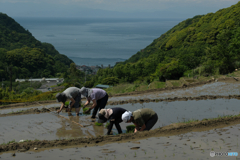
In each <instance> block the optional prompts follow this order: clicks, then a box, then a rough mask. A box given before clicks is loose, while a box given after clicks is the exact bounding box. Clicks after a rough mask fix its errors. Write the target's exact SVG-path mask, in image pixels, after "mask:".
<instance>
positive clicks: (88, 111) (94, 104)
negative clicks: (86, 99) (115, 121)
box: [85, 99, 97, 113]
mask: <svg viewBox="0 0 240 160" xmlns="http://www.w3.org/2000/svg"><path fill="white" fill-rule="evenodd" d="M92 101H93V105H92V106H91V107H90V108H89V109H88V110H87V111H86V112H85V113H90V111H91V110H92V109H93V108H95V107H96V106H97V101H96V100H95V99H94V100H92Z"/></svg>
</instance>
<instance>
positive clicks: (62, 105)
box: [57, 103, 64, 113]
mask: <svg viewBox="0 0 240 160" xmlns="http://www.w3.org/2000/svg"><path fill="white" fill-rule="evenodd" d="M63 107H64V104H63V103H62V104H61V107H60V109H59V110H58V111H57V113H60V112H61V111H62V109H63Z"/></svg>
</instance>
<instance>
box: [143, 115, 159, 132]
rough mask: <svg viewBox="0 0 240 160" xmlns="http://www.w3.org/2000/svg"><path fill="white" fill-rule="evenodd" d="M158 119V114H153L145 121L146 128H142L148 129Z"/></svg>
mask: <svg viewBox="0 0 240 160" xmlns="http://www.w3.org/2000/svg"><path fill="white" fill-rule="evenodd" d="M157 121H158V115H157V114H154V115H153V116H152V117H151V118H150V119H149V120H148V121H147V122H146V123H145V125H146V128H145V129H144V130H148V131H149V130H150V129H151V128H152V127H153V126H154V125H155V124H156V122H157Z"/></svg>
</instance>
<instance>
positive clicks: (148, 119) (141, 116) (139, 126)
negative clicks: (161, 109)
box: [122, 108, 158, 133]
mask: <svg viewBox="0 0 240 160" xmlns="http://www.w3.org/2000/svg"><path fill="white" fill-rule="evenodd" d="M122 120H123V122H126V123H130V122H133V123H134V125H135V130H134V133H136V132H137V131H144V130H148V131H149V130H150V129H151V128H152V127H153V126H154V125H155V124H156V122H157V120H158V115H157V113H156V112H154V111H153V110H152V109H149V108H143V109H138V110H136V111H134V112H131V111H126V112H124V113H123V115H122Z"/></svg>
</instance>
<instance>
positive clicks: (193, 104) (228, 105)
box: [0, 99, 240, 144]
mask: <svg viewBox="0 0 240 160" xmlns="http://www.w3.org/2000/svg"><path fill="white" fill-rule="evenodd" d="M239 104H240V100H238V99H216V100H188V101H171V102H167V101H163V102H148V103H134V104H130V103H128V104H122V105H107V106H106V108H115V107H121V108H125V109H126V110H129V111H135V110H137V109H140V108H151V109H153V110H154V111H155V112H156V113H157V114H158V121H157V123H156V124H155V125H154V126H153V129H156V128H160V127H163V126H167V125H170V124H172V123H179V122H188V121H193V120H203V119H209V118H216V117H219V116H226V115H238V114H240V107H239ZM58 105H59V104H58ZM52 106H55V105H53V104H52V105H49V106H47V107H48V108H50V107H52ZM37 107H39V106H37ZM29 108H30V109H31V108H35V107H33V106H31V107H28V108H26V107H25V108H19V109H20V111H22V112H24V109H25V111H26V109H29ZM35 109H36V108H35ZM39 109H42V108H39ZM5 110H6V111H5ZM1 111H3V112H6V113H7V111H11V110H9V109H2V110H1ZM16 111H17V110H16ZM37 111H38V110H37ZM37 111H35V110H33V112H30V114H24V115H18V114H16V115H12V112H10V113H8V114H6V116H4V117H1V114H0V121H1V122H4V123H1V124H0V130H1V131H2V133H1V134H0V144H1V143H7V142H9V141H12V140H13V139H15V140H16V141H19V140H21V139H24V140H26V139H28V140H34V139H38V140H54V139H66V138H79V137H84V136H97V135H104V133H106V132H107V129H106V128H105V127H104V125H105V124H104V125H103V126H95V124H94V122H95V121H94V120H92V119H90V115H80V116H76V113H75V112H74V109H73V112H72V116H68V114H67V113H66V112H64V111H63V112H61V113H59V114H57V113H56V110H54V111H53V112H47V113H40V112H37ZM17 112H18V111H17ZM80 112H82V109H81V110H80ZM33 113H35V114H33ZM19 114H22V113H21V112H19ZM59 115H60V116H59ZM63 117H65V118H63ZM74 122H76V123H78V124H81V125H82V126H84V127H81V126H79V125H78V124H76V123H74ZM120 125H121V127H122V130H123V133H126V126H128V125H131V124H129V123H121V124H120ZM8 133H10V134H8ZM113 133H114V134H117V130H116V128H115V126H114V127H113ZM14 135H17V136H16V137H14Z"/></svg>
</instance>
